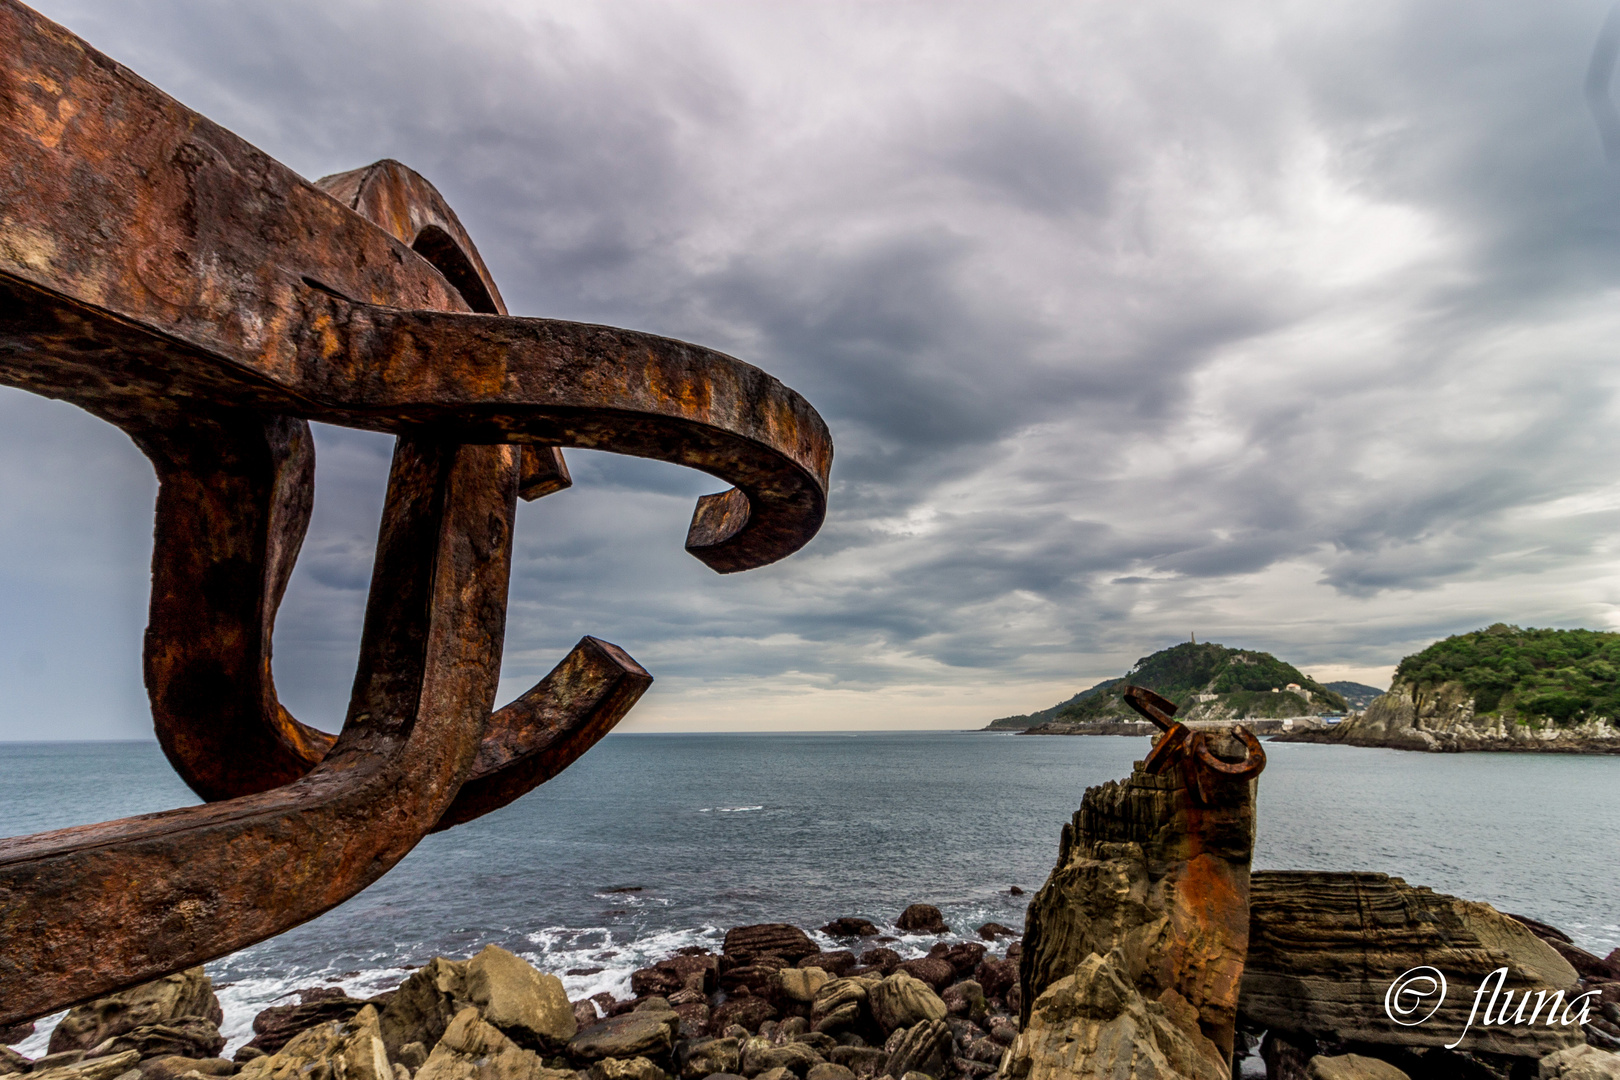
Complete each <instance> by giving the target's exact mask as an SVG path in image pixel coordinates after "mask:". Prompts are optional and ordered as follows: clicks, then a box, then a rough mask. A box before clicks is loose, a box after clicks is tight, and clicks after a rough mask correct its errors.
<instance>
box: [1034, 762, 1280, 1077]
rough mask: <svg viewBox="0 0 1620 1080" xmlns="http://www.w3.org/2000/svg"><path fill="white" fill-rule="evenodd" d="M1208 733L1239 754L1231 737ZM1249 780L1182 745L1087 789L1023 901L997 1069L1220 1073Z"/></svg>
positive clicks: (1244, 891)
mask: <svg viewBox="0 0 1620 1080" xmlns="http://www.w3.org/2000/svg"><path fill="white" fill-rule="evenodd" d="M1209 746H1210V749H1211V750H1212V751H1213V752H1214V753H1215V755H1216V756H1217V757H1219V758H1220V759H1221V760H1223V761H1233V760H1238V759H1241V758H1242V757H1243V745H1242V744H1241V743H1239V742H1238V741H1237V740H1236V739H1233V738H1230V737H1220V736H1217V737H1214V738H1211V739H1210V740H1209ZM1194 770H1201V772H1200V773H1198V774H1196V775H1195V773H1194ZM1189 781H1195V788H1196V789H1201V792H1202V797H1201V795H1200V791H1199V790H1189ZM1256 784H1257V781H1255V780H1252V779H1234V778H1231V777H1227V776H1223V775H1220V774H1219V773H1214V772H1211V771H1209V770H1207V769H1204V768H1203V767H1202V766H1200V765H1199V763H1198V762H1197V761H1195V760H1192V759H1191V758H1187V759H1184V760H1183V761H1182V762H1181V763H1180V764H1179V765H1177V766H1176V767H1173V768H1170V769H1168V770H1166V771H1163V772H1160V773H1158V774H1156V775H1155V774H1151V773H1148V772H1145V771H1144V770H1143V768H1142V763H1141V762H1138V763H1137V766H1136V769H1135V771H1133V773H1132V774H1131V776H1130V777H1129V778H1128V779H1126V780H1125V781H1123V782H1121V781H1109V782H1108V783H1106V784H1103V785H1101V786H1100V787H1094V788H1091V789H1089V790H1088V791H1087V792H1086V793H1085V797H1084V798H1083V799H1082V800H1081V804H1080V811H1079V812H1078V813H1076V814H1075V815H1074V820H1073V822H1072V823H1070V824H1068V825H1065V826H1064V827H1063V839H1062V843H1061V846H1060V847H1059V850H1058V860H1057V865H1056V867H1054V868H1053V870H1052V874H1051V876H1050V877H1049V878H1048V879H1047V881H1046V884H1045V885H1044V886H1043V887H1042V888H1041V890H1040V892H1038V893H1037V894H1036V896H1035V898H1034V900H1033V901H1032V902H1031V903H1030V905H1029V914H1028V917H1027V919H1026V923H1025V926H1026V929H1025V934H1024V948H1023V957H1022V959H1021V961H1020V978H1021V984H1022V991H1023V1014H1024V1015H1023V1017H1022V1019H1023V1031H1022V1033H1021V1034H1020V1035H1019V1037H1018V1039H1017V1041H1016V1042H1015V1043H1014V1045H1013V1047H1012V1049H1011V1051H1010V1052H1009V1053H1008V1055H1007V1058H1006V1060H1005V1062H1004V1063H1003V1066H1002V1075H1003V1076H1004V1077H1006V1078H1007V1080H1047V1078H1049V1077H1050V1078H1060V1077H1061V1078H1067V1077H1098V1078H1102V1077H1107V1078H1108V1080H1127V1078H1130V1077H1136V1076H1141V1077H1143V1078H1144V1080H1146V1078H1148V1077H1153V1078H1154V1080H1175V1078H1177V1077H1185V1078H1189V1080H1228V1078H1229V1077H1230V1075H1231V1058H1232V1040H1233V1026H1234V1023H1235V1020H1236V1017H1237V1002H1238V989H1239V986H1240V984H1241V982H1242V978H1243V960H1244V955H1245V953H1246V952H1247V949H1248V940H1249V860H1250V856H1251V854H1252V853H1253V850H1254V796H1255V788H1256Z"/></svg>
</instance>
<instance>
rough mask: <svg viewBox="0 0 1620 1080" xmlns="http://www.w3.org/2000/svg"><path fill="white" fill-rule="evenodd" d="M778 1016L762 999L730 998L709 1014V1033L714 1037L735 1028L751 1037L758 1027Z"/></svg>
mask: <svg viewBox="0 0 1620 1080" xmlns="http://www.w3.org/2000/svg"><path fill="white" fill-rule="evenodd" d="M780 1015H782V1014H781V1013H780V1012H779V1011H778V1010H777V1008H776V1006H775V1005H772V1004H771V1003H770V1002H769V1001H766V1000H765V999H764V998H760V997H753V996H749V997H741V998H732V999H730V1000H729V1001H727V1002H725V1003H724V1004H722V1005H719V1006H717V1007H716V1008H715V1009H714V1011H713V1012H711V1013H710V1014H709V1031H710V1032H711V1033H713V1034H715V1035H724V1034H726V1033H727V1032H726V1029H727V1028H729V1027H732V1026H736V1027H740V1028H743V1029H744V1030H745V1031H746V1032H747V1033H748V1034H750V1035H752V1034H753V1033H754V1032H756V1031H758V1030H759V1025H761V1024H763V1023H765V1022H766V1021H768V1020H774V1019H776V1018H777V1017H778V1016H780Z"/></svg>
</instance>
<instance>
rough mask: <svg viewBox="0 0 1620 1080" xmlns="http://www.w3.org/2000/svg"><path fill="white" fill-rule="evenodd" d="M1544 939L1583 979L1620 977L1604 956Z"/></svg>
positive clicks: (1562, 942)
mask: <svg viewBox="0 0 1620 1080" xmlns="http://www.w3.org/2000/svg"><path fill="white" fill-rule="evenodd" d="M1510 917H1511V916H1510ZM1538 936H1539V935H1538ZM1542 940H1543V941H1546V943H1547V944H1548V945H1550V946H1552V948H1553V951H1554V952H1556V953H1557V954H1558V955H1559V956H1562V957H1563V958H1564V959H1565V960H1566V961H1568V962H1569V966H1570V967H1572V968H1574V969H1575V973H1576V974H1577V975H1579V976H1581V978H1583V979H1616V978H1620V970H1616V969H1614V968H1612V967H1610V965H1609V962H1608V961H1607V960H1604V959H1603V958H1602V957H1598V956H1594V955H1592V954H1591V953H1589V952H1587V951H1586V950H1585V949H1582V948H1580V947H1578V946H1576V945H1572V944H1570V943H1568V942H1565V941H1559V940H1557V939H1556V938H1552V939H1549V938H1542Z"/></svg>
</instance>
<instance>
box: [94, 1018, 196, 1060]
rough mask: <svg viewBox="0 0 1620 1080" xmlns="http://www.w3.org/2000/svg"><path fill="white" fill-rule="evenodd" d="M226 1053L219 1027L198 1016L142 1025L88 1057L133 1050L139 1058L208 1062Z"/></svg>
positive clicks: (95, 1049) (116, 1037)
mask: <svg viewBox="0 0 1620 1080" xmlns="http://www.w3.org/2000/svg"><path fill="white" fill-rule="evenodd" d="M223 1049H225V1036H223V1035H221V1034H220V1033H219V1025H218V1024H216V1023H214V1021H212V1020H205V1019H203V1018H202V1017H200V1016H182V1017H180V1018H178V1019H176V1020H172V1021H170V1022H168V1023H166V1024H142V1025H141V1026H140V1027H137V1028H133V1029H131V1030H129V1031H126V1032H124V1033H123V1034H121V1035H114V1036H113V1037H112V1038H110V1039H107V1040H105V1041H104V1042H101V1043H99V1044H98V1045H96V1046H95V1047H94V1048H92V1049H91V1050H90V1051H89V1053H88V1054H87V1055H86V1056H87V1057H106V1056H108V1055H110V1054H122V1053H125V1052H127V1051H130V1050H133V1051H135V1052H136V1053H137V1054H139V1055H140V1056H141V1057H142V1058H149V1057H169V1056H178V1057H188V1058H211V1057H213V1056H214V1055H215V1054H218V1053H219V1052H220V1051H221V1050H223Z"/></svg>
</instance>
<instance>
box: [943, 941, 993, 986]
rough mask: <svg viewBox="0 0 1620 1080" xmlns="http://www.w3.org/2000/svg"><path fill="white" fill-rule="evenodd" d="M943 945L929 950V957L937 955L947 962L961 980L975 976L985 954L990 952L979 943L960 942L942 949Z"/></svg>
mask: <svg viewBox="0 0 1620 1080" xmlns="http://www.w3.org/2000/svg"><path fill="white" fill-rule="evenodd" d="M943 945H944V942H941V943H940V944H939V945H936V946H934V948H933V949H931V950H929V953H928V955H929V956H935V955H936V954H937V955H938V956H939V958H940V959H943V960H945V961H946V962H947V963H949V964H950V965H951V967H953V968H955V969H956V976H957V978H961V979H965V978H967V977H968V976H969V975H971V974H973V971H974V969H975V968H977V967H978V966H979V964H980V962H981V961H983V960H984V955H985V953H987V952H989V951H990V950H988V949H986V948H985V947H984V946H983V945H980V944H979V943H978V942H977V941H963V942H958V943H957V944H955V945H952V946H950V947H948V948H942V947H941V946H943Z"/></svg>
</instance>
